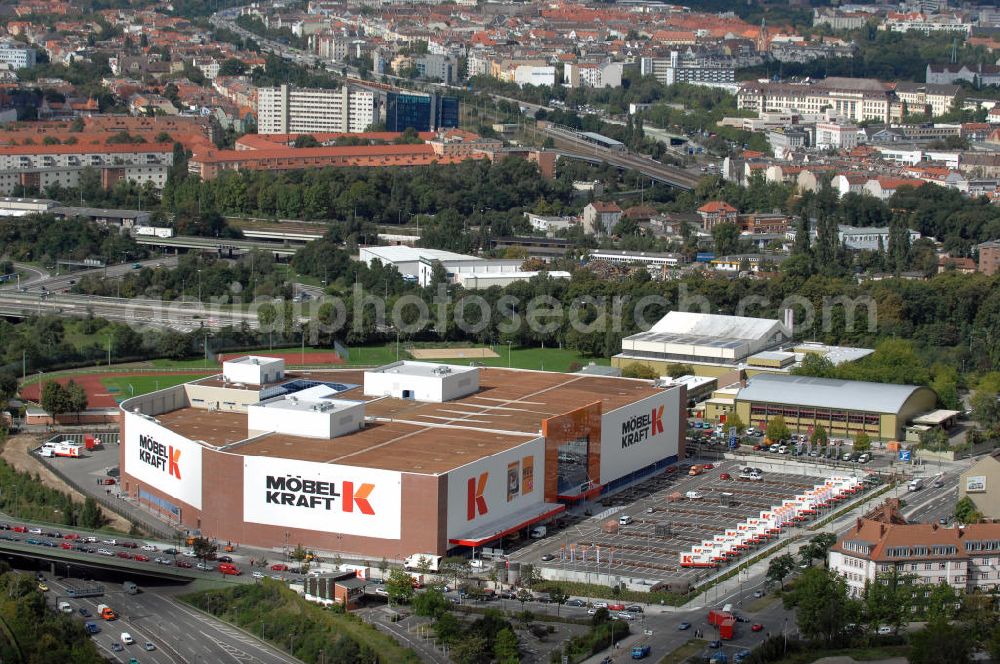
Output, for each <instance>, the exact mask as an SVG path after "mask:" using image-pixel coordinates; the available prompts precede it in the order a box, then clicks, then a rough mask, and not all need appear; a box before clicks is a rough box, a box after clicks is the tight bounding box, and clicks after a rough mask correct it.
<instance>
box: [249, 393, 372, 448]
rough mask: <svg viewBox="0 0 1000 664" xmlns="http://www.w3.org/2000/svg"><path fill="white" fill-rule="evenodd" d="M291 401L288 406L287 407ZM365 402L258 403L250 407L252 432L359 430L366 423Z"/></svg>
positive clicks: (317, 434) (326, 435) (322, 434)
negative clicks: (285, 405)
mask: <svg viewBox="0 0 1000 664" xmlns="http://www.w3.org/2000/svg"><path fill="white" fill-rule="evenodd" d="M284 404H287V405H288V407H283V405H284ZM364 420H365V405H364V402H361V401H357V402H347V401H335V402H333V403H332V404H331V402H330V401H326V402H323V401H315V402H297V403H296V402H290V401H289V400H287V399H279V400H277V402H269V403H263V404H254V405H252V406H250V407H248V408H247V429H248V430H249V431H250V435H255V434H258V433H262V432H265V431H270V432H274V433H283V434H287V435H289V436H304V437H306V438H323V439H330V438H336V437H337V436H343V435H345V434H348V433H351V432H352V431H357V430H358V429H360V428H361V426H362V425H363V424H364Z"/></svg>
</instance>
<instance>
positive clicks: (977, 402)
mask: <svg viewBox="0 0 1000 664" xmlns="http://www.w3.org/2000/svg"><path fill="white" fill-rule="evenodd" d="M972 417H973V418H974V419H975V420H976V421H977V422H979V424H980V425H982V426H983V427H984V428H987V429H991V428H993V427H995V426H997V425H998V424H1000V398H998V395H997V393H996V392H993V391H991V390H985V389H978V390H976V393H975V395H973V397H972Z"/></svg>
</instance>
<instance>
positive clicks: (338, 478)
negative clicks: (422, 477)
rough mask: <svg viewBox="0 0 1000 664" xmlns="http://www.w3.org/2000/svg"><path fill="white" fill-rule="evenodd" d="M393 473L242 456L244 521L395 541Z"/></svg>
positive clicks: (396, 477)
mask: <svg viewBox="0 0 1000 664" xmlns="http://www.w3.org/2000/svg"><path fill="white" fill-rule="evenodd" d="M400 482H401V476H400V474H399V473H397V472H393V471H388V470H377V469H373V468H358V467H356V466H340V465H335V464H328V463H313V462H310V461H297V460H294V459H274V458H269V457H245V458H244V459H243V519H244V520H245V521H248V522H252V523H262V524H267V525H272V526H287V527H290V528H302V529H304V530H318V531H324V532H331V533H332V532H336V533H344V534H348V535H359V536H362V537H379V538H382V539H399V537H400V518H401V516H400V515H401V511H402V508H401V503H402V498H401V496H402V494H401V490H400Z"/></svg>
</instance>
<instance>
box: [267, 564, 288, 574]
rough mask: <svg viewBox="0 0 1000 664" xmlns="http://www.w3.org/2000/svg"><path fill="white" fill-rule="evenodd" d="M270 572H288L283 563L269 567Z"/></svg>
mask: <svg viewBox="0 0 1000 664" xmlns="http://www.w3.org/2000/svg"><path fill="white" fill-rule="evenodd" d="M271 571H272V572H287V571H288V565H286V564H284V563H278V564H277V565H271Z"/></svg>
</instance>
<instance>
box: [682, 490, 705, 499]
mask: <svg viewBox="0 0 1000 664" xmlns="http://www.w3.org/2000/svg"><path fill="white" fill-rule="evenodd" d="M684 497H685V498H688V499H690V500H699V499H701V498H704V495H703V494H700V493H698V492H697V491H688V492H687V493H685V494H684Z"/></svg>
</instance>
